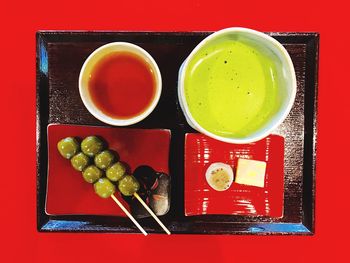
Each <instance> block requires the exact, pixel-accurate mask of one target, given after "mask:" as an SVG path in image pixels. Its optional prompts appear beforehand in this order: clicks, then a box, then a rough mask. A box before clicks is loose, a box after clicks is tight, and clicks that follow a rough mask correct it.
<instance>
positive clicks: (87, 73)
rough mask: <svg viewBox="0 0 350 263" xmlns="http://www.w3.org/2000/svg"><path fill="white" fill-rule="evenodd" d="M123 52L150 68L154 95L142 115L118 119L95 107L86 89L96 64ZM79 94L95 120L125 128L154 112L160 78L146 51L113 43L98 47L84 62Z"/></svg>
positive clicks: (159, 92) (153, 62)
mask: <svg viewBox="0 0 350 263" xmlns="http://www.w3.org/2000/svg"><path fill="white" fill-rule="evenodd" d="M123 51H124V52H130V53H133V54H135V55H137V56H138V57H139V58H141V59H142V60H144V61H145V62H146V63H147V64H148V65H149V66H150V67H151V69H152V72H153V74H154V79H155V95H154V96H153V98H152V101H151V102H150V103H149V105H148V107H147V108H146V109H145V110H144V111H143V112H142V113H140V114H138V115H136V116H133V117H131V118H128V119H118V118H115V117H111V116H108V115H106V114H105V113H104V112H102V111H101V109H99V108H98V107H97V106H96V105H95V103H94V102H93V100H92V98H91V95H90V93H89V89H88V85H89V80H90V77H91V73H92V71H93V69H94V67H95V66H96V64H97V63H98V62H99V61H100V60H101V59H102V58H104V57H106V56H107V55H108V54H111V53H115V52H123ZM79 92H80V97H81V99H82V101H83V103H84V105H85V107H86V108H87V110H88V111H89V112H90V113H91V114H92V115H93V116H95V117H96V118H97V119H99V120H100V121H102V122H104V123H107V124H110V125H114V126H127V125H131V124H135V123H137V122H140V121H142V120H143V119H145V118H146V117H147V116H148V115H149V114H150V113H151V112H152V111H153V110H154V108H155V107H156V105H157V103H158V101H159V98H160V95H161V92H162V77H161V74H160V71H159V68H158V65H157V63H156V62H155V60H154V59H153V58H152V56H151V55H150V54H149V53H148V52H147V51H146V50H144V49H143V48H141V47H139V46H137V45H134V44H131V43H127V42H113V43H109V44H106V45H103V46H101V47H99V48H98V49H96V50H95V51H94V52H93V53H91V55H90V56H89V57H88V58H87V59H86V60H85V62H84V64H83V66H82V68H81V71H80V75H79ZM140 96H142V94H140Z"/></svg>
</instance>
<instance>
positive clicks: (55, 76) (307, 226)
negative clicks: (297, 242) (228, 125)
mask: <svg viewBox="0 0 350 263" xmlns="http://www.w3.org/2000/svg"><path fill="white" fill-rule="evenodd" d="M210 33H211V32H66V31H64V32H58V31H42V32H38V33H37V50H36V52H37V56H36V62H37V112H36V120H37V142H36V146H37V148H36V150H37V228H38V230H39V231H50V232H55V231H61V232H62V231H64V232H120V233H139V231H138V230H137V228H136V227H135V226H134V225H133V223H132V222H131V221H130V220H129V219H128V218H120V217H111V216H108V217H106V216H88V215H85V216H82V215H76V216H72V215H70V216H51V215H50V216H49V215H47V214H46V213H45V197H46V187H47V168H48V167H47V165H48V156H47V125H48V124H50V123H61V124H81V125H97V126H106V125H105V124H103V123H101V122H100V121H98V120H97V119H95V118H94V117H93V116H92V115H91V114H90V113H89V112H88V111H87V109H86V108H85V107H84V105H83V103H82V101H81V99H80V96H79V91H78V76H79V72H80V68H81V66H82V64H83V62H84V61H85V59H86V58H87V56H88V55H89V54H90V53H91V52H92V51H93V50H95V49H96V48H97V47H99V46H101V45H103V44H106V43H109V42H114V41H126V42H131V43H134V44H137V45H139V46H141V47H143V48H144V49H146V50H147V51H148V52H149V53H150V54H151V55H152V56H153V57H154V59H155V60H156V61H157V63H158V65H159V68H160V71H161V74H162V78H163V91H162V96H161V99H160V102H159V104H158V106H157V108H156V109H155V110H154V111H153V112H152V114H151V115H150V116H149V117H148V118H146V119H145V120H144V121H142V122H140V123H138V124H136V125H132V126H131V127H137V128H166V129H170V130H171V133H172V138H171V146H170V163H169V166H170V173H171V175H172V185H171V189H172V192H171V207H170V210H169V212H168V214H166V215H165V216H163V217H161V220H162V221H163V223H164V224H165V225H166V226H167V227H168V228H169V230H170V231H171V232H172V233H174V234H304V235H305V234H313V233H314V221H315V220H314V216H315V209H314V207H315V160H316V158H315V157H316V136H317V131H316V114H317V74H318V49H319V35H318V34H317V33H268V34H269V35H271V36H272V37H274V38H276V39H277V40H278V41H280V42H281V43H282V44H283V45H284V46H285V47H286V49H287V51H288V52H289V54H290V56H291V58H292V61H293V63H294V67H295V71H296V76H297V96H296V101H295V104H294V106H293V109H292V111H291V113H290V114H289V116H288V117H287V119H286V120H285V121H284V123H283V124H282V125H281V126H280V127H278V129H277V130H275V131H274V133H276V134H280V135H283V136H284V137H285V169H284V171H285V174H284V181H285V182H284V215H283V217H282V218H277V219H276V218H269V217H246V216H233V215H225V216H223V215H221V216H219V215H216V216H214V215H205V216H191V217H185V216H184V185H183V182H184V158H183V156H184V134H185V133H187V132H195V131H194V130H192V129H191V128H190V127H189V126H188V124H187V123H186V121H185V118H184V116H183V114H182V112H181V110H180V107H179V105H178V99H177V76H178V69H179V67H180V65H181V63H182V62H183V61H184V59H185V58H186V57H187V56H188V55H189V53H190V52H191V51H192V49H193V48H194V47H195V46H196V45H197V44H198V43H199V42H200V41H201V40H202V39H203V38H205V37H206V36H207V35H209V34H210ZM140 223H141V225H142V226H143V227H144V228H145V230H146V231H147V232H149V233H164V232H163V231H162V230H161V228H160V227H159V226H158V225H157V223H156V222H155V221H154V220H153V219H152V218H145V219H140Z"/></svg>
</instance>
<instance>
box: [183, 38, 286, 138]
mask: <svg viewBox="0 0 350 263" xmlns="http://www.w3.org/2000/svg"><path fill="white" fill-rule="evenodd" d="M274 56H275V55H274V54H273V53H272V52H271V51H269V50H267V49H266V50H264V49H262V47H258V46H256V44H254V43H253V42H251V41H249V40H245V39H239V38H235V39H229V38H227V39H218V40H214V41H212V42H211V43H210V44H207V45H206V46H203V47H202V48H201V49H200V50H199V51H198V52H197V53H196V54H195V55H194V56H193V57H192V59H191V61H190V62H189V64H188V67H187V69H186V72H185V79H184V92H185V98H186V101H187V104H188V108H189V111H190V113H191V115H192V117H193V118H194V119H195V120H196V121H197V122H198V124H199V125H200V126H202V127H203V128H204V129H206V130H207V131H209V132H211V133H213V134H216V135H219V136H223V137H236V138H244V137H247V136H248V135H250V134H252V133H254V132H255V131H257V130H259V129H260V128H263V127H264V125H265V124H266V122H267V121H268V120H269V119H271V118H272V116H273V115H274V114H276V112H277V111H278V109H279V107H280V106H281V103H282V100H281V96H282V95H281V94H280V91H279V89H278V85H279V81H278V74H277V70H278V68H276V60H274Z"/></svg>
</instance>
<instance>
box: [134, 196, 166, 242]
mask: <svg viewBox="0 0 350 263" xmlns="http://www.w3.org/2000/svg"><path fill="white" fill-rule="evenodd" d="M134 196H135V197H136V199H137V200H139V202H140V203H141V205H143V207H144V208H145V209H146V210H147V211H148V213H150V215H151V216H152V217H153V218H154V220H156V221H157V223H158V224H159V225H160V226H161V227H162V228H163V230H164V231H165V232H166V233H167V234H168V235H170V234H171V233H170V231H169V230H168V229H167V228H166V226H165V225H163V223H162V222H161V221H160V220H159V218H158V217H157V216H156V215H155V213H153V211H152V210H151V209H150V208H149V207H148V206H147V204H146V203H145V202H144V201H143V200H142V198H141V197H140V196H139V195H138V193H136V192H135V193H134Z"/></svg>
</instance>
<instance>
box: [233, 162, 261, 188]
mask: <svg viewBox="0 0 350 263" xmlns="http://www.w3.org/2000/svg"><path fill="white" fill-rule="evenodd" d="M265 172H266V162H263V161H256V160H247V159H238V164H237V171H236V180H235V182H236V183H238V184H244V185H251V186H257V187H264V186H265Z"/></svg>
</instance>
